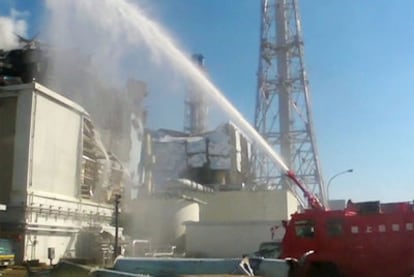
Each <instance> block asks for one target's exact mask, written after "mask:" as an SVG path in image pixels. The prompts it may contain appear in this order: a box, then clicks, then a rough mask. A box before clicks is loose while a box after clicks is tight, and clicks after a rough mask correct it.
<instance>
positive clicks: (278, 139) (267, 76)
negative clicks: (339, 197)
mask: <svg viewBox="0 0 414 277" xmlns="http://www.w3.org/2000/svg"><path fill="white" fill-rule="evenodd" d="M261 13H262V14H261V16H262V17H261V40H260V58H259V70H258V84H257V96H256V110H255V127H256V129H257V130H258V131H259V133H260V134H261V135H262V136H263V137H265V139H266V140H267V141H268V143H269V144H270V145H272V146H273V148H274V150H275V151H276V152H277V153H278V154H281V156H282V159H283V161H285V163H286V165H287V166H288V167H289V169H291V170H293V171H294V172H295V173H296V175H297V176H298V177H299V178H300V179H301V180H302V181H303V183H304V184H305V185H307V187H308V189H309V190H310V191H311V192H313V193H314V194H315V195H316V196H318V197H319V198H320V200H321V201H322V203H324V204H326V201H325V195H326V193H325V189H324V185H323V180H322V177H321V176H322V175H321V169H320V165H319V158H318V152H317V149H316V143H315V135H314V131H313V123H312V112H311V102H310V99H309V97H310V95H309V86H308V84H309V81H308V78H307V76H306V72H305V67H304V58H303V39H302V31H301V23H300V18H299V12H298V3H297V0H262V3H261ZM255 164H256V166H255V170H256V173H255V174H256V180H257V181H258V182H259V183H260V184H266V185H268V186H269V185H270V186H276V187H279V188H280V187H281V188H290V189H291V190H292V191H293V192H294V193H296V195H297V196H299V197H300V198H302V197H303V195H302V194H301V193H299V192H298V191H297V190H296V189H295V188H294V187H293V186H291V185H290V182H288V181H287V179H286V178H285V177H284V172H281V171H280V170H279V169H278V168H277V166H275V164H274V163H273V162H272V161H271V160H270V159H269V158H267V157H266V155H265V153H260V151H259V150H257V152H256V154H255Z"/></svg>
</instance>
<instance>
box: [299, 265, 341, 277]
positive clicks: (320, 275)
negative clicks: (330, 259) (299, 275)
mask: <svg viewBox="0 0 414 277" xmlns="http://www.w3.org/2000/svg"><path fill="white" fill-rule="evenodd" d="M306 276H307V277H342V274H341V273H340V271H339V269H338V267H337V266H336V265H335V264H333V263H312V265H311V266H310V268H309V272H308V274H307V275H306Z"/></svg>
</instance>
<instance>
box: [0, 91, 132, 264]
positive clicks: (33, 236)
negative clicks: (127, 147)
mask: <svg viewBox="0 0 414 277" xmlns="http://www.w3.org/2000/svg"><path fill="white" fill-rule="evenodd" d="M0 126H1V128H0V153H1V155H0V186H1V192H2V193H1V194H0V203H1V204H4V205H6V206H7V209H6V211H2V212H0V224H1V225H0V226H1V229H0V237H2V238H9V239H10V240H12V242H13V243H14V246H15V251H16V261H17V262H21V261H23V260H31V259H38V260H40V261H42V262H47V261H49V258H51V257H50V255H49V256H48V251H49V254H50V253H52V252H54V255H52V257H53V256H54V258H53V259H52V260H51V261H52V262H57V260H58V259H59V258H61V257H65V256H66V257H73V256H74V255H75V254H76V253H75V252H76V247H75V246H76V238H77V236H78V234H79V232H80V231H81V230H84V229H88V228H89V229H91V228H93V230H95V231H96V232H98V234H97V235H99V232H109V233H110V232H112V230H113V227H110V222H111V220H112V216H113V211H114V209H113V204H111V200H112V197H113V195H114V193H118V192H120V191H121V190H122V186H123V178H124V169H123V167H122V165H121V164H120V163H119V162H118V160H117V159H116V158H115V157H114V156H113V155H111V154H109V152H108V151H106V149H105V148H104V146H103V144H102V142H101V140H100V138H99V135H98V133H97V131H96V130H95V128H94V126H93V124H92V122H91V121H90V118H89V115H88V114H87V112H86V111H85V110H84V109H83V108H82V107H81V106H79V105H77V104H76V103H74V102H72V101H70V100H68V99H66V98H64V97H62V96H61V95H59V94H57V93H55V92H53V91H51V90H49V89H47V88H46V87H43V86H41V85H39V84H37V83H30V84H24V85H12V86H5V87H1V88H0ZM91 247H93V246H91ZM78 254H79V253H78Z"/></svg>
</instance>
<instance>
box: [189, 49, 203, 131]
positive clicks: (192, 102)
mask: <svg viewBox="0 0 414 277" xmlns="http://www.w3.org/2000/svg"><path fill="white" fill-rule="evenodd" d="M192 60H193V62H194V63H195V64H196V65H197V66H198V67H199V69H200V70H201V71H205V67H204V56H203V55H201V54H194V55H193V56H192ZM184 108H185V111H184V131H185V132H187V133H189V134H191V135H194V134H199V133H202V132H204V131H206V118H207V103H206V99H205V96H204V93H201V92H200V88H198V87H197V83H196V82H193V81H190V83H189V85H188V90H187V95H186V98H185V107H184Z"/></svg>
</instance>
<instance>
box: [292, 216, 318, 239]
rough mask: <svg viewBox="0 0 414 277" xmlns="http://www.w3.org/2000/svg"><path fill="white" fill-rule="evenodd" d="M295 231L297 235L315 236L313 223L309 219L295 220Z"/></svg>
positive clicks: (303, 236)
mask: <svg viewBox="0 0 414 277" xmlns="http://www.w3.org/2000/svg"><path fill="white" fill-rule="evenodd" d="M295 231H296V235H297V236H298V237H301V238H313V237H314V236H315V224H314V223H313V221H310V220H301V221H297V222H296V223H295Z"/></svg>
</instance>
